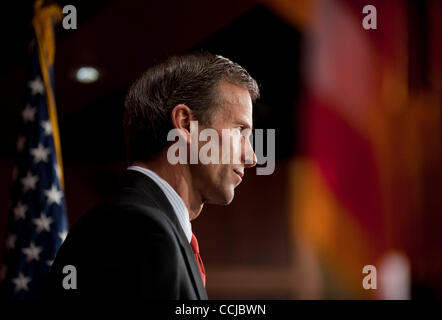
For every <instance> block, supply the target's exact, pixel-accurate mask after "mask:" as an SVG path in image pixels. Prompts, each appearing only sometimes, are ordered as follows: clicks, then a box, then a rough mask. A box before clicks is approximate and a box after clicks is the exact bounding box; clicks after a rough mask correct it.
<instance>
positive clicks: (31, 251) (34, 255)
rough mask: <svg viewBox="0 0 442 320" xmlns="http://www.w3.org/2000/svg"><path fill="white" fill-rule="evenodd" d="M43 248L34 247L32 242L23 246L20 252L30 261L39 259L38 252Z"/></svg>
mask: <svg viewBox="0 0 442 320" xmlns="http://www.w3.org/2000/svg"><path fill="white" fill-rule="evenodd" d="M42 250H43V249H42V248H41V247H36V246H35V245H34V243H33V242H31V244H30V245H29V247H27V248H23V249H22V252H23V253H24V254H25V255H26V261H27V262H31V261H32V260H37V261H38V260H40V252H41V251H42Z"/></svg>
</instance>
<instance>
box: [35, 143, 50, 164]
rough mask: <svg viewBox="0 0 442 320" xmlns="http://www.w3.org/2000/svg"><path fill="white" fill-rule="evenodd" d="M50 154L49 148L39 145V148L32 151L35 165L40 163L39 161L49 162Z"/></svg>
mask: <svg viewBox="0 0 442 320" xmlns="http://www.w3.org/2000/svg"><path fill="white" fill-rule="evenodd" d="M49 152H50V151H49V148H45V147H43V145H42V144H41V143H39V144H38V147H37V148H33V149H31V154H32V155H33V156H34V163H38V162H39V161H43V162H47V161H48V155H49Z"/></svg>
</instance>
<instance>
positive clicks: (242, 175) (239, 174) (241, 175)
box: [233, 170, 244, 179]
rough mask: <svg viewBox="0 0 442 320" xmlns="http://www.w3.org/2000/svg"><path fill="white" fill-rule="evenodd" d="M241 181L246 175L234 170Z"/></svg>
mask: <svg viewBox="0 0 442 320" xmlns="http://www.w3.org/2000/svg"><path fill="white" fill-rule="evenodd" d="M233 171H234V172H235V173H236V174H237V175H238V176H239V177H240V178H241V179H242V177H244V173H243V172H241V171H239V170H233Z"/></svg>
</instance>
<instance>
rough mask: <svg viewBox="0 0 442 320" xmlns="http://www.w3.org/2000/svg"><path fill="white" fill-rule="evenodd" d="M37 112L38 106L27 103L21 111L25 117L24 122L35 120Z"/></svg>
mask: <svg viewBox="0 0 442 320" xmlns="http://www.w3.org/2000/svg"><path fill="white" fill-rule="evenodd" d="M36 112H37V108H35V107H31V105H30V104H27V105H26V107H25V108H24V109H23V111H22V112H21V116H22V117H23V121H24V122H32V121H34V118H35V113H36Z"/></svg>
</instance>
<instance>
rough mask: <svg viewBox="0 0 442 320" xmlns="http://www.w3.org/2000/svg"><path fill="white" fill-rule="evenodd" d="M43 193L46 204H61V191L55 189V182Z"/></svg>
mask: <svg viewBox="0 0 442 320" xmlns="http://www.w3.org/2000/svg"><path fill="white" fill-rule="evenodd" d="M45 195H46V197H48V204H51V203H54V202H55V203H56V204H58V205H59V204H61V197H63V192H61V191H60V190H58V189H57V186H56V185H55V184H53V185H52V188H51V189H49V190H45Z"/></svg>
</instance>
